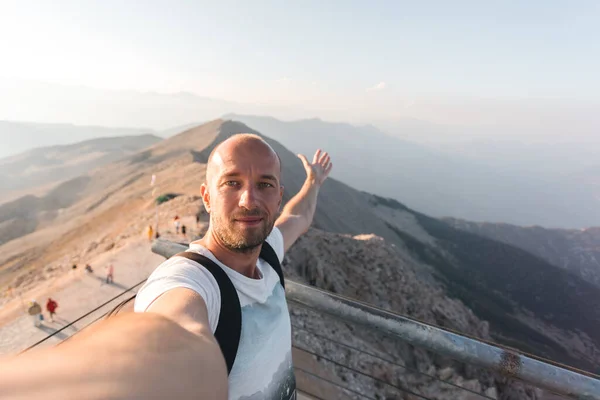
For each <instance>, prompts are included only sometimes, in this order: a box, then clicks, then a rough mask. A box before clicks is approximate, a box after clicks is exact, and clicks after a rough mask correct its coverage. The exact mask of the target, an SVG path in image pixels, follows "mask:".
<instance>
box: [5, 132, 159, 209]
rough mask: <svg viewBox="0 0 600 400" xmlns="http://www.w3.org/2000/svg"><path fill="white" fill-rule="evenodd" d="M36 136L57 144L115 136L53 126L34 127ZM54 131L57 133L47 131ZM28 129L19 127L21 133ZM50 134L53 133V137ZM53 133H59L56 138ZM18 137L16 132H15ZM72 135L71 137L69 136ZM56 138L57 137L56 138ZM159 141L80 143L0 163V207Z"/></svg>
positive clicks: (130, 138) (34, 151) (130, 139)
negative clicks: (38, 134)
mask: <svg viewBox="0 0 600 400" xmlns="http://www.w3.org/2000/svg"><path fill="white" fill-rule="evenodd" d="M36 127H38V128H39V129H35V132H37V133H39V132H46V133H47V137H46V140H50V138H52V137H55V138H56V141H60V140H61V137H62V140H68V139H69V138H70V139H71V140H73V139H74V138H79V136H78V135H80V134H81V135H82V136H86V135H90V134H94V133H100V132H102V133H104V134H107V133H118V132H121V133H123V132H128V131H118V130H117V131H115V130H111V129H106V130H103V129H100V128H89V131H88V128H86V127H73V126H66V129H65V131H63V130H61V129H60V128H59V126H56V125H48V126H43V125H36ZM50 127H51V128H52V129H56V131H53V130H50ZM27 128H28V126H20V129H21V130H23V131H27V132H29V134H32V131H28V130H27ZM52 132H53V133H52ZM56 132H60V135H62V136H59V135H58V134H57V133H56ZM16 133H18V130H17V132H16ZM69 135H71V136H69ZM57 136H58V137H57ZM161 140H162V138H159V137H157V136H154V135H151V134H140V135H136V136H117V137H101V138H94V139H89V140H84V141H80V142H77V143H73V144H65V145H53V146H47V147H37V148H34V149H31V150H28V151H26V152H23V153H20V154H17V155H14V156H11V157H6V158H2V159H0V188H1V189H2V193H1V194H0V203H1V202H2V201H3V200H4V201H6V200H10V199H11V198H14V197H15V196H18V194H19V193H29V192H31V191H33V192H34V193H43V192H44V191H43V190H40V189H42V188H46V189H47V190H49V189H50V188H51V187H52V186H53V185H54V184H56V183H58V182H61V181H64V180H67V179H70V178H74V177H77V176H80V175H82V174H84V173H86V172H88V171H90V170H92V169H94V168H97V167H100V166H103V165H106V164H109V163H111V162H114V161H117V160H118V159H120V158H122V157H124V156H126V155H128V154H133V153H136V152H138V151H139V150H141V149H143V148H145V147H148V146H150V145H152V144H154V143H156V142H159V141H161Z"/></svg>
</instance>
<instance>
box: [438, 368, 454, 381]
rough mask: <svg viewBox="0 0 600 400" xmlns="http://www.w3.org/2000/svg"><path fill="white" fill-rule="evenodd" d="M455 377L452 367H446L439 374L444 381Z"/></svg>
mask: <svg viewBox="0 0 600 400" xmlns="http://www.w3.org/2000/svg"><path fill="white" fill-rule="evenodd" d="M453 375H454V370H453V369H452V368H450V367H446V368H444V369H442V370H440V372H439V375H438V376H439V377H440V379H441V380H443V381H447V380H449V379H450V378H452V376H453Z"/></svg>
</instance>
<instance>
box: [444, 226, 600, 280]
mask: <svg viewBox="0 0 600 400" xmlns="http://www.w3.org/2000/svg"><path fill="white" fill-rule="evenodd" d="M446 222H448V223H449V224H451V225H452V226H454V227H456V228H458V229H461V230H464V231H467V232H471V233H475V234H477V235H481V236H485V237H488V238H490V239H493V240H497V241H499V242H503V243H507V244H510V245H512V246H515V247H519V248H521V249H523V250H526V251H528V252H530V253H531V254H535V255H537V256H539V257H540V258H543V259H544V260H546V261H548V262H549V263H550V264H552V265H556V266H558V267H561V268H563V269H565V270H567V271H569V272H572V273H574V274H576V275H577V276H579V277H581V278H582V279H584V280H586V281H587V282H590V283H592V284H594V285H596V286H598V287H600V228H588V229H581V230H575V229H546V228H542V227H539V226H533V227H521V226H516V225H509V224H492V223H475V222H469V221H464V220H459V219H446Z"/></svg>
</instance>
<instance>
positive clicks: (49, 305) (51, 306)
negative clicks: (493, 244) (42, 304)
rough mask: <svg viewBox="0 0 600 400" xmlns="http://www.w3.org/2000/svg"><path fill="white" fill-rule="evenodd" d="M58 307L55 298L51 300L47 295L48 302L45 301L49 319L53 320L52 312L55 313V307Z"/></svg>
mask: <svg viewBox="0 0 600 400" xmlns="http://www.w3.org/2000/svg"><path fill="white" fill-rule="evenodd" d="M57 308H58V303H57V302H56V301H55V300H52V299H51V298H50V297H48V302H47V303H46V310H48V313H49V314H50V321H51V322H54V314H56V309H57Z"/></svg>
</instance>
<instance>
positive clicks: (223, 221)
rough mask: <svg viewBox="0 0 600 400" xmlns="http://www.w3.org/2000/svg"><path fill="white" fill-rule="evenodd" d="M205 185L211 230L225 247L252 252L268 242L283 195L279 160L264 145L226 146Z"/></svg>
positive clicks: (242, 144) (244, 143) (204, 191)
mask: <svg viewBox="0 0 600 400" xmlns="http://www.w3.org/2000/svg"><path fill="white" fill-rule="evenodd" d="M211 164H212V166H210V167H209V168H212V169H211V173H210V175H209V176H210V178H209V182H207V183H206V184H204V185H203V188H202V196H203V199H204V204H205V205H206V206H207V210H208V212H209V213H210V226H211V230H212V232H213V233H214V235H215V236H216V238H217V240H218V241H219V242H220V243H221V245H223V246H225V247H226V248H228V249H230V250H233V251H236V252H248V251H251V250H253V249H255V248H256V247H258V246H260V245H261V244H262V243H263V242H264V240H265V239H266V238H267V236H268V235H269V233H271V230H272V229H273V225H274V223H275V219H276V217H277V212H278V211H279V206H280V205H281V199H282V194H283V188H282V187H281V184H280V166H279V162H278V160H277V156H276V155H275V154H274V153H273V152H272V150H271V149H270V148H268V147H267V146H266V145H265V144H264V143H261V142H259V141H246V142H241V143H239V144H236V143H235V142H234V143H233V144H230V143H224V144H222V145H221V146H220V147H219V149H218V151H217V152H216V153H215V155H214V156H213V160H212V162H211Z"/></svg>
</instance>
